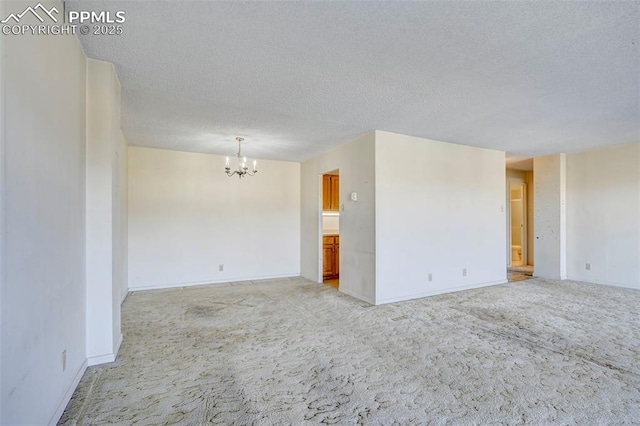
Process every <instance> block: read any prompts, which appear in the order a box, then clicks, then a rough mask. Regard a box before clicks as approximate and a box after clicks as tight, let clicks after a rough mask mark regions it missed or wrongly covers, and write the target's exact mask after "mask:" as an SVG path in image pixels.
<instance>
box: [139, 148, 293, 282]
mask: <svg viewBox="0 0 640 426" xmlns="http://www.w3.org/2000/svg"><path fill="white" fill-rule="evenodd" d="M232 149H234V147H233V144H231V143H230V144H229V150H230V151H231V150H232ZM247 154H249V155H250V154H251V152H250V150H249V151H247ZM224 164H225V157H222V156H218V155H209V154H197V153H188V152H178V151H168V150H162V149H151V148H142V147H129V170H128V176H129V201H128V208H129V230H128V231H129V261H128V262H129V289H132V290H133V289H148V288H162V287H174V286H185V285H194V284H208V283H219V282H229V281H240V280H250V279H262V278H273V277H284V276H298V275H300V164H299V163H292V162H284V161H267V160H260V162H259V165H258V167H259V171H258V174H257V175H256V176H255V177H245V178H243V179H239V178H238V177H237V176H234V177H231V178H230V177H227V175H226V174H225V173H224ZM220 265H223V266H222V269H223V270H222V271H221V270H220Z"/></svg>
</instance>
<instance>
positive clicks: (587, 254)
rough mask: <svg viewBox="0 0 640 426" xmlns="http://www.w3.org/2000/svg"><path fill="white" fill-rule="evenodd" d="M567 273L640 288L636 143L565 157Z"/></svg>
mask: <svg viewBox="0 0 640 426" xmlns="http://www.w3.org/2000/svg"><path fill="white" fill-rule="evenodd" d="M587 263H590V264H591V270H587V269H586V264H587ZM567 269H568V275H569V278H571V279H574V280H580V281H588V282H594V283H602V284H610V285H616V286H623V287H632V288H637V289H640V143H634V144H629V145H620V146H616V147H613V148H607V149H599V150H594V151H587V152H581V153H577V154H568V155H567Z"/></svg>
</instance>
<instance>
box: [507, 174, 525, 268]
mask: <svg viewBox="0 0 640 426" xmlns="http://www.w3.org/2000/svg"><path fill="white" fill-rule="evenodd" d="M509 207H510V208H509V210H510V223H511V226H510V229H511V266H522V265H526V264H527V259H526V253H527V244H526V242H527V237H526V222H525V221H526V212H527V210H526V184H525V183H513V182H511V183H510V184H509Z"/></svg>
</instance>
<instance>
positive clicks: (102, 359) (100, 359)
mask: <svg viewBox="0 0 640 426" xmlns="http://www.w3.org/2000/svg"><path fill="white" fill-rule="evenodd" d="M123 340H124V336H123V335H122V333H120V337H119V338H118V342H117V343H116V346H115V347H114V348H113V352H112V353H110V354H102V355H94V356H90V357H89V358H87V365H88V366H89V367H91V366H94V365H99V364H106V363H109V362H113V361H115V360H116V357H117V356H118V352H119V351H120V346H121V345H122V341H123Z"/></svg>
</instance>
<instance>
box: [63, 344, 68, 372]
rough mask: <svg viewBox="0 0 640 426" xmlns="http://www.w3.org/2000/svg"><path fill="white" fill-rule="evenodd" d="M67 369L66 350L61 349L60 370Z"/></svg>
mask: <svg viewBox="0 0 640 426" xmlns="http://www.w3.org/2000/svg"><path fill="white" fill-rule="evenodd" d="M66 369H67V350H66V349H65V350H64V351H62V371H65V370H66Z"/></svg>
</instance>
